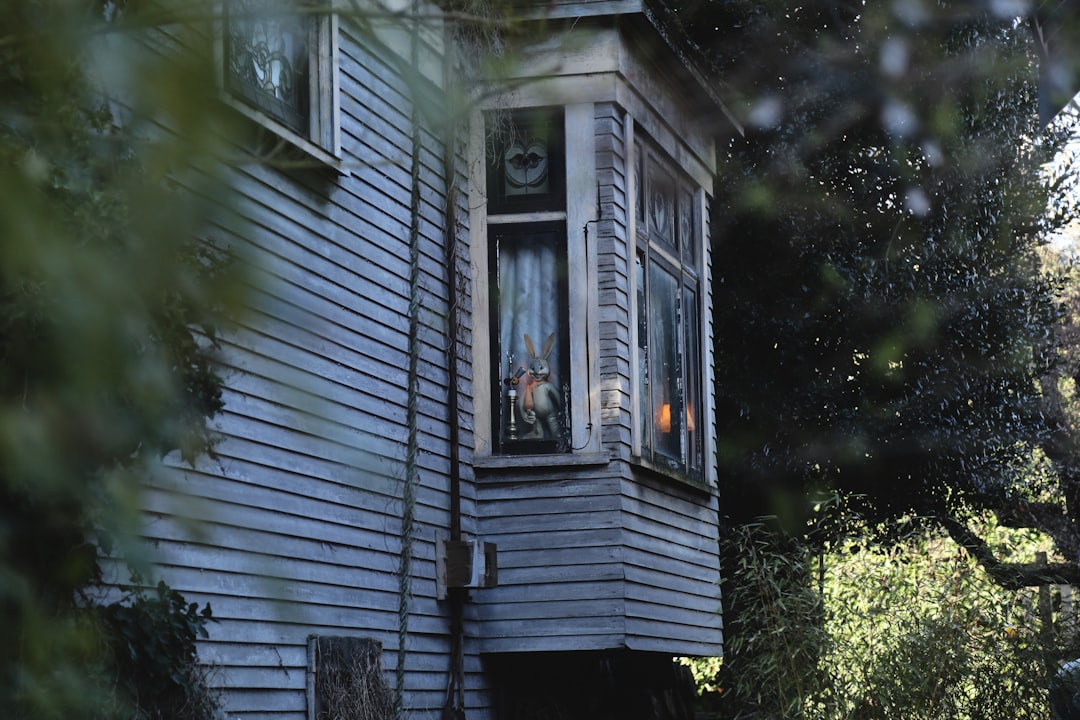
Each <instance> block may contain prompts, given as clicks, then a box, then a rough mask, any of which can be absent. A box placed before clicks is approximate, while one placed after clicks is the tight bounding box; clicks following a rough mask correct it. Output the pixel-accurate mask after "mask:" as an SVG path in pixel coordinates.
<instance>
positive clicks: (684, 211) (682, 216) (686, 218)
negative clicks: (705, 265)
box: [678, 190, 697, 262]
mask: <svg viewBox="0 0 1080 720" xmlns="http://www.w3.org/2000/svg"><path fill="white" fill-rule="evenodd" d="M678 230H679V246H680V247H681V248H682V251H683V256H684V258H685V260H686V261H688V262H693V255H694V249H695V247H696V245H697V243H696V242H695V240H696V238H695V237H694V196H693V194H692V193H690V192H689V191H688V190H680V191H679V225H678Z"/></svg>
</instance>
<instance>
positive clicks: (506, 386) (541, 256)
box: [493, 228, 570, 452]
mask: <svg viewBox="0 0 1080 720" xmlns="http://www.w3.org/2000/svg"><path fill="white" fill-rule="evenodd" d="M494 250H495V257H496V260H495V262H496V263H497V270H496V272H497V275H496V283H497V292H496V293H495V298H494V299H495V300H496V303H495V305H493V311H494V313H495V320H496V324H497V333H498V336H497V338H495V342H493V347H494V348H495V349H496V356H495V358H493V367H495V368H496V372H497V373H499V377H500V380H499V383H498V387H497V388H496V392H498V393H499V395H500V401H499V402H498V403H497V406H499V407H500V408H501V412H500V413H499V418H498V420H497V422H498V428H497V436H498V437H499V438H500V444H501V447H502V449H503V451H510V452H513V451H515V450H516V451H519V452H524V451H528V452H563V451H565V450H567V449H568V448H569V420H568V414H567V412H566V410H567V409H566V398H567V397H568V396H569V392H570V386H569V372H568V369H569V348H568V347H567V307H566V305H567V301H566V296H567V288H566V243H565V236H564V234H563V232H562V231H561V230H558V231H556V230H546V231H539V230H535V229H534V230H531V231H529V230H528V229H525V230H521V229H520V228H519V231H518V232H500V233H499V234H497V235H496V236H495V248H494ZM515 445H518V446H519V447H516V448H515V447H514V446H515Z"/></svg>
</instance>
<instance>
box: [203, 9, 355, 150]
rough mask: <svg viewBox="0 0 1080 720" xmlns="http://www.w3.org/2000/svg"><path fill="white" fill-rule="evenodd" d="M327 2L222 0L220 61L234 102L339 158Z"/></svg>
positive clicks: (333, 41)
mask: <svg viewBox="0 0 1080 720" xmlns="http://www.w3.org/2000/svg"><path fill="white" fill-rule="evenodd" d="M329 10H330V6H329V5H328V4H327V3H322V2H304V1H303V0H225V12H224V31H223V33H222V40H223V42H222V45H223V47H222V65H223V74H224V87H225V90H226V92H227V93H228V96H229V98H230V99H231V100H232V101H233V105H234V106H235V107H237V108H238V109H240V110H241V111H242V112H244V113H245V114H246V115H248V116H249V117H251V118H252V119H254V120H256V121H257V122H259V123H260V124H262V125H263V126H264V127H266V128H267V129H269V130H271V131H273V132H275V133H276V134H277V135H279V136H280V137H281V138H282V139H284V140H287V141H288V142H290V143H291V144H293V145H294V146H296V147H298V148H300V149H301V150H304V151H305V152H307V153H308V154H309V155H312V156H314V157H315V158H316V159H318V160H321V161H323V162H327V163H330V164H336V158H337V155H338V153H339V148H340V134H339V133H340V131H339V128H338V110H337V73H336V49H337V38H336V35H337V33H336V21H335V18H334V16H333V15H332V13H331V12H330V11H329Z"/></svg>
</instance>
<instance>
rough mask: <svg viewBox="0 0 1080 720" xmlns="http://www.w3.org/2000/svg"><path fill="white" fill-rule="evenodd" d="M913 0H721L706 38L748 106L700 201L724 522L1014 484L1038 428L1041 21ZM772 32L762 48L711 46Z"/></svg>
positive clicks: (882, 507) (927, 509) (933, 499)
mask: <svg viewBox="0 0 1080 720" xmlns="http://www.w3.org/2000/svg"><path fill="white" fill-rule="evenodd" d="M750 5H753V7H752V8H751V7H750ZM780 5H782V4H780ZM710 7H713V8H715V5H714V4H710ZM920 7H921V6H920ZM740 8H741V10H740ZM912 9H913V8H912V7H911V6H910V5H907V4H904V3H896V4H888V5H875V6H870V7H866V8H862V7H861V6H860V8H859V9H858V15H855V14H854V13H855V10H852V13H853V14H851V15H846V14H845V11H844V8H838V7H837V6H835V4H829V3H811V4H810V5H804V6H800V8H798V9H797V10H793V11H791V12H787V11H786V10H785V8H784V7H780V6H777V5H775V4H772V3H764V4H757V3H752V4H747V3H743V4H739V3H736V4H734V5H725V8H724V10H723V11H721V10H717V12H721V13H722V15H723V16H724V17H727V14H730V13H739V12H742V13H744V14H745V17H744V18H743V22H742V23H741V25H740V27H741V29H740V31H739V32H740V33H742V34H745V35H746V37H745V38H743V39H739V38H734V37H730V36H728V35H724V36H723V37H722V38H721V39H720V40H719V41H718V45H717V49H716V52H717V53H719V54H720V55H721V57H719V58H718V62H720V63H722V64H723V65H724V66H725V67H728V68H729V70H730V71H731V72H730V78H731V82H733V83H735V85H736V87H738V88H739V89H741V90H743V91H744V96H743V97H741V98H740V102H744V103H745V105H744V106H743V109H742V113H743V115H742V116H743V117H744V119H745V120H746V122H747V136H746V137H745V138H736V139H733V140H732V142H731V143H730V144H729V145H728V147H727V148H726V150H725V152H724V153H723V156H722V158H721V162H722V167H721V169H720V184H719V188H718V191H717V202H716V203H715V207H714V215H715V218H714V223H713V230H714V238H715V240H716V243H717V248H716V250H715V251H714V252H715V256H717V257H722V258H723V262H718V263H716V264H715V267H716V278H715V280H716V288H717V296H716V302H715V307H716V336H717V338H719V339H720V340H719V342H718V344H717V358H716V369H717V403H718V411H719V419H718V451H719V453H718V459H719V462H720V464H721V479H722V483H723V492H724V494H725V498H726V499H727V503H726V507H727V509H728V511H729V512H730V513H731V514H732V517H733V519H735V520H743V521H750V520H752V519H753V518H754V517H758V516H760V515H766V514H769V515H777V516H778V517H779V518H780V519H781V520H782V521H783V522H785V524H786V526H787V527H788V528H789V529H790V531H791V532H794V533H801V532H802V526H803V523H804V522H805V521H806V519H807V517H808V516H809V514H810V512H811V507H812V504H813V503H812V501H811V498H812V497H814V496H816V495H819V494H832V493H834V492H842V493H846V494H849V496H850V497H852V498H857V500H854V501H853V502H856V503H859V504H860V505H861V506H860V507H853V509H854V510H857V511H858V512H860V513H862V514H863V515H865V516H866V517H869V518H873V519H881V520H888V519H893V520H896V519H900V518H904V517H918V518H924V517H926V518H929V517H934V516H937V515H948V514H950V513H952V512H953V511H954V510H956V509H957V508H959V507H961V506H968V505H970V506H972V507H999V506H1002V505H1007V504H1008V502H1009V499H1010V498H1012V497H1015V495H1016V493H1017V492H1018V491H1020V490H1022V488H1023V487H1024V486H1025V484H1026V475H1025V473H1026V470H1027V468H1028V467H1029V464H1030V458H1031V454H1032V452H1033V451H1034V449H1035V448H1036V447H1038V446H1039V445H1040V443H1042V442H1043V441H1044V439H1045V438H1046V433H1047V428H1046V426H1045V424H1044V422H1043V417H1042V414H1041V408H1040V401H1041V396H1040V391H1039V385H1038V379H1039V378H1040V376H1041V375H1042V374H1043V373H1045V372H1046V371H1047V370H1048V369H1049V368H1050V367H1051V366H1052V363H1053V362H1054V359H1055V355H1054V351H1053V347H1052V344H1051V343H1050V342H1049V339H1050V337H1051V330H1052V327H1053V325H1054V323H1055V322H1056V320H1057V317H1058V309H1057V305H1056V303H1055V297H1054V292H1055V285H1054V283H1053V282H1051V281H1050V280H1048V279H1047V278H1046V277H1045V276H1043V275H1041V274H1040V273H1039V261H1038V258H1037V255H1036V249H1037V247H1038V246H1039V243H1040V242H1041V240H1040V236H1039V234H1038V232H1037V231H1036V230H1037V228H1038V227H1039V218H1040V214H1041V213H1042V212H1043V211H1044V210H1045V207H1046V189H1045V186H1044V184H1043V183H1042V180H1041V179H1040V177H1039V173H1038V171H1037V169H1038V166H1039V163H1040V162H1041V160H1042V156H1041V153H1042V152H1043V150H1044V148H1043V147H1042V146H1037V145H1036V144H1034V143H1033V139H1034V138H1035V137H1036V136H1037V134H1038V127H1037V122H1036V115H1035V113H1034V108H1035V104H1036V85H1035V82H1034V79H1035V72H1034V65H1033V62H1032V56H1031V53H1030V48H1031V46H1030V36H1029V35H1028V31H1027V27H1026V26H1024V25H1023V24H1019V23H1016V22H1015V20H1014V19H1013V18H1006V17H1000V18H999V17H994V16H990V15H986V14H983V13H982V11H980V10H977V9H974V8H970V10H971V11H970V13H968V12H965V11H964V10H961V9H959V8H953V7H950V8H948V9H944V8H941V9H940V11H935V10H931V9H929V8H924V9H923V10H925V12H924V11H923V10H920V11H919V12H918V13H914V14H912V15H908V14H906V13H907V12H908V11H911V10H912ZM864 11H865V12H864ZM698 21H699V22H701V21H702V19H701V18H699V19H698ZM766 37H768V38H774V37H775V40H772V39H770V40H768V41H767V42H768V43H769V46H770V47H775V48H776V49H777V50H776V56H775V58H774V62H772V63H770V64H769V66H768V67H767V68H765V69H764V70H762V69H755V68H752V67H751V63H748V62H747V60H748V57H749V56H742V55H739V54H738V53H732V52H731V48H729V47H727V46H726V45H725V44H724V43H726V41H727V40H729V39H730V40H732V41H733V42H734V45H733V46H732V47H736V48H737V47H742V46H743V45H745V44H746V43H753V42H754V41H755V39H756V40H758V41H761V42H766V41H765V40H764V39H763V38H766ZM755 57H756V56H755ZM726 77H727V76H726ZM820 529H821V530H823V531H824V530H825V529H826V528H824V527H823V528H820ZM835 531H836V532H842V531H843V528H842V527H837V528H835Z"/></svg>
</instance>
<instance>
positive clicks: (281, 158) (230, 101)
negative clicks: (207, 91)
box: [222, 94, 347, 175]
mask: <svg viewBox="0 0 1080 720" xmlns="http://www.w3.org/2000/svg"><path fill="white" fill-rule="evenodd" d="M222 99H223V100H224V102H225V104H226V105H227V106H229V107H230V108H232V109H233V110H235V111H236V112H237V113H239V114H240V115H242V116H243V117H244V118H245V119H246V120H247V121H249V122H251V123H253V124H254V125H255V126H256V127H257V128H258V130H259V131H261V133H259V134H257V135H255V140H256V142H255V148H256V152H257V153H258V154H257V157H259V159H263V160H267V161H269V162H270V163H271V164H274V165H281V166H283V167H297V168H305V169H326V170H332V171H333V172H335V173H337V174H338V175H345V174H347V173H346V170H345V165H344V161H343V160H342V159H341V157H339V156H338V155H337V154H336V152H331V151H330V150H328V149H327V148H324V147H322V146H321V145H319V144H317V143H315V142H313V141H311V140H309V139H308V138H305V137H304V136H302V135H299V134H298V133H296V132H294V131H293V130H290V129H289V128H287V127H285V126H284V125H283V124H281V123H280V122H278V121H277V120H275V119H274V118H272V117H270V116H269V115H267V114H266V113H264V112H263V111H261V110H259V109H257V108H254V107H251V106H250V105H248V104H247V103H245V102H243V101H242V100H237V99H235V98H233V97H231V96H230V95H228V94H225V95H224V97H223V98H222Z"/></svg>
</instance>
